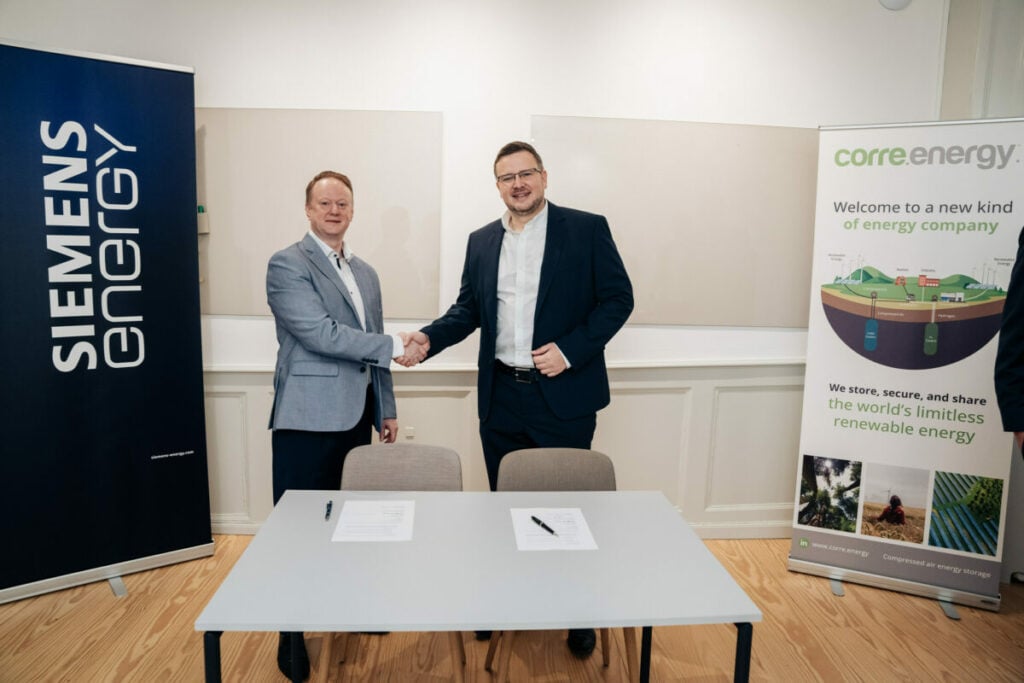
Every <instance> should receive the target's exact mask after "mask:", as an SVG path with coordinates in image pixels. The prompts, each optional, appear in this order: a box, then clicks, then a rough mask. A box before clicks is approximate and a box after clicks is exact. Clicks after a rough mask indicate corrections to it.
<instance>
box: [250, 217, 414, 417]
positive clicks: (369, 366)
mask: <svg viewBox="0 0 1024 683" xmlns="http://www.w3.org/2000/svg"><path fill="white" fill-rule="evenodd" d="M350 265H351V266H352V272H353V274H354V275H355V278H356V283H357V284H358V285H359V293H360V294H361V295H362V298H363V307H364V308H365V313H366V328H367V329H366V331H365V332H364V331H363V330H362V328H361V327H360V325H359V316H358V315H357V314H356V309H355V305H354V303H353V302H352V298H351V297H350V296H349V293H348V290H347V288H346V287H345V285H344V284H343V283H342V281H341V276H340V275H339V274H338V270H337V268H336V267H335V265H334V264H333V263H331V260H330V259H329V258H328V257H327V256H326V255H325V254H324V252H323V250H322V249H321V248H320V245H318V244H317V243H316V242H315V241H314V240H313V238H312V237H311V236H310V235H309V234H307V235H306V236H305V237H304V238H303V239H302V241H300V242H297V243H295V244H293V245H291V246H290V247H287V248H285V249H282V250H281V251H279V252H277V253H276V254H274V255H273V256H271V257H270V263H269V264H268V266H267V302H268V303H269V304H270V310H271V311H273V313H274V322H275V324H276V327H277V342H278V344H279V345H280V346H279V348H278V351H277V366H276V368H275V369H274V406H273V409H272V410H271V412H270V428H271V429H299V430H303V431H310V432H338V431H346V430H349V429H351V428H352V427H354V426H355V424H356V423H357V422H358V421H359V418H360V417H361V416H362V414H363V408H364V405H365V403H366V383H367V374H366V373H370V376H371V377H372V378H373V387H374V395H375V396H376V403H377V405H375V406H374V425H375V426H376V428H377V431H378V432H379V431H380V428H381V421H382V420H384V419H386V418H395V417H396V416H397V412H396V410H395V392H394V387H393V384H392V382H391V371H390V370H389V369H388V368H389V366H390V364H391V353H392V346H393V344H392V341H391V337H390V336H389V335H386V334H383V332H384V312H383V309H382V305H381V293H380V280H379V278H378V277H377V273H376V271H374V269H373V268H372V267H371V266H370V265H369V264H368V263H366V262H365V261H362V260H361V259H359V258H355V257H353V259H352V260H351V262H350Z"/></svg>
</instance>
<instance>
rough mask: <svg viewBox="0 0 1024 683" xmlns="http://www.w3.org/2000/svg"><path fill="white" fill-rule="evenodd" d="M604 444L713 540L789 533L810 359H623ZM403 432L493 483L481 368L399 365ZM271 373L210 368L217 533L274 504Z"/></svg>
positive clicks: (629, 475) (482, 482) (636, 479)
mask: <svg viewBox="0 0 1024 683" xmlns="http://www.w3.org/2000/svg"><path fill="white" fill-rule="evenodd" d="M610 375H611V392H612V403H611V405H610V406H609V407H608V408H606V409H604V410H603V411H601V412H600V413H599V414H598V423H597V434H596V435H595V438H594V448H595V449H597V450H600V451H603V452H605V453H607V454H608V455H609V456H611V458H612V460H613V461H614V462H615V468H616V473H617V478H618V486H619V488H621V489H655V490H660V491H662V492H664V494H665V496H666V497H667V498H668V499H669V500H670V501H672V503H673V504H675V505H676V506H677V507H678V508H679V509H680V511H681V512H682V514H683V516H684V517H685V518H686V519H687V520H688V521H689V522H690V523H691V524H692V525H693V526H694V527H695V529H696V530H697V532H698V533H699V534H700V535H702V536H704V537H706V538H755V537H785V536H788V535H789V533H790V525H791V522H792V515H793V499H794V491H795V487H796V467H797V462H798V457H797V455H798V454H797V449H798V444H799V435H800V411H801V405H802V392H803V375H804V368H803V364H802V363H800V362H792V363H785V364H765V365H758V364H737V365H709V366H693V365H690V366H666V367H650V366H643V367H638V366H634V365H631V364H623V365H620V366H615V365H613V366H612V367H611V370H610ZM394 377H395V392H396V398H397V401H398V412H399V426H400V431H399V438H400V439H402V440H410V439H411V440H413V441H416V442H419V443H426V444H438V445H443V446H449V447H451V448H454V449H455V450H456V451H457V452H458V453H459V454H460V455H461V457H462V465H463V476H464V481H465V487H466V489H467V490H477V491H482V490H486V488H487V477H486V473H485V470H484V465H483V456H482V453H481V449H480V439H479V435H478V432H477V426H478V422H477V417H476V371H475V368H473V367H472V366H470V365H463V366H460V367H446V368H444V369H439V370H428V369H423V368H420V369H417V370H412V371H406V370H397V371H395V373H394ZM271 382H272V373H271V372H269V371H259V370H252V369H246V370H230V369H229V370H208V371H207V372H206V373H205V386H206V428H207V444H208V452H209V468H210V499H211V508H212V522H213V530H214V532H215V533H255V531H256V530H257V529H258V528H259V525H260V524H261V523H262V521H263V520H264V519H266V517H267V515H269V514H270V510H271V508H272V503H271V457H270V432H269V431H268V430H267V428H266V426H267V417H268V415H269V412H270V405H271V399H272V389H271Z"/></svg>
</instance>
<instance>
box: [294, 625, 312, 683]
mask: <svg viewBox="0 0 1024 683" xmlns="http://www.w3.org/2000/svg"><path fill="white" fill-rule="evenodd" d="M291 636H292V637H291V641H292V643H291V649H292V683H302V680H303V679H302V672H301V671H299V667H297V666H296V665H295V662H297V661H299V658H300V657H301V655H300V654H299V653H300V652H302V651H303V650H305V649H306V639H305V638H306V637H305V634H304V633H303V632H302V631H297V632H294V633H292V634H291ZM307 656H308V655H307Z"/></svg>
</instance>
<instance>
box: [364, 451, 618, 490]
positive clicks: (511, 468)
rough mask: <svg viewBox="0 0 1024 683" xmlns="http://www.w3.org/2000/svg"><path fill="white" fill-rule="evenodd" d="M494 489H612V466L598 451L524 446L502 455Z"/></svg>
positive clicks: (613, 472) (613, 487) (613, 478)
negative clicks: (496, 484) (496, 486)
mask: <svg viewBox="0 0 1024 683" xmlns="http://www.w3.org/2000/svg"><path fill="white" fill-rule="evenodd" d="M347 466H348V465H346V467H347ZM498 490H499V491H614V490H615V466H614V465H613V464H612V461H611V458H609V457H608V456H607V455H605V454H604V453H599V452H598V451H591V450H586V449H581V448H525V449H522V450H518V451H512V452H511V453H509V454H507V455H506V456H505V457H504V458H502V460H501V466H500V467H499V468H498Z"/></svg>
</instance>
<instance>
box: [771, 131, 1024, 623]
mask: <svg viewBox="0 0 1024 683" xmlns="http://www.w3.org/2000/svg"><path fill="white" fill-rule="evenodd" d="M1022 188H1024V120H998V121H995V120H993V121H974V122H956V123H950V124H940V125H913V126H891V127H867V128H844V129H823V130H822V131H821V139H820V153H819V160H818V200H817V215H816V225H815V235H814V257H813V258H814V263H813V268H812V291H811V307H810V322H809V329H808V349H807V372H806V380H805V386H804V406H803V425H802V431H801V437H800V454H799V457H800V461H799V464H798V468H797V469H798V476H797V482H796V497H797V505H796V511H795V514H794V520H793V522H794V528H793V541H792V546H791V549H790V560H789V567H790V569H793V570H797V571H806V572H808V573H813V574H818V575H822V576H830V577H833V578H843V579H848V580H850V581H855V582H860V583H867V584H870V585H877V586H881V587H885V588H891V589H896V590H903V591H905V592H911V593H915V594H919V595H927V596H934V597H937V598H942V599H946V600H950V601H955V602H962V603H966V604H973V605H975V606H981V607H986V608H989V609H998V606H999V574H1000V571H999V565H1000V558H1001V556H1002V545H1003V541H1002V539H1003V528H1004V526H1005V523H1006V520H1005V517H1004V513H1005V509H1006V492H1007V488H1008V487H1007V480H1008V477H1009V473H1010V457H1011V442H1010V437H1009V436H1008V435H1006V434H1004V433H1003V432H1002V429H1001V427H1000V422H999V416H998V410H997V407H996V404H995V392H994V388H993V382H992V369H993V364H994V360H995V352H996V335H997V334H998V331H999V323H1000V318H1001V315H1002V310H1003V303H1004V301H1005V289H1006V286H1007V284H1008V282H1009V277H1010V270H1011V267H1012V265H1013V261H1014V257H1015V253H1016V242H1017V236H1018V234H1019V233H1020V230H1021V226H1022V225H1024V196H1022V192H1021V190H1022Z"/></svg>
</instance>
